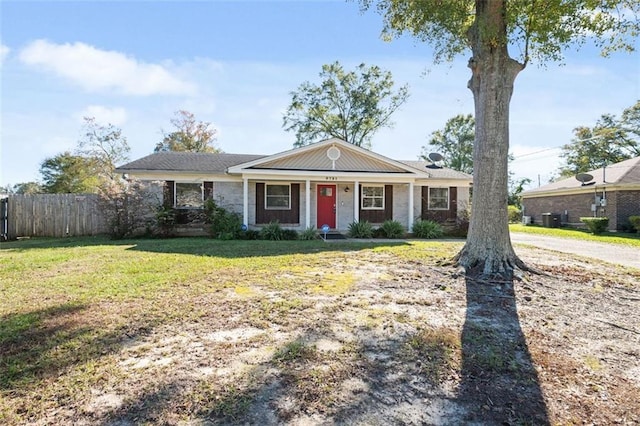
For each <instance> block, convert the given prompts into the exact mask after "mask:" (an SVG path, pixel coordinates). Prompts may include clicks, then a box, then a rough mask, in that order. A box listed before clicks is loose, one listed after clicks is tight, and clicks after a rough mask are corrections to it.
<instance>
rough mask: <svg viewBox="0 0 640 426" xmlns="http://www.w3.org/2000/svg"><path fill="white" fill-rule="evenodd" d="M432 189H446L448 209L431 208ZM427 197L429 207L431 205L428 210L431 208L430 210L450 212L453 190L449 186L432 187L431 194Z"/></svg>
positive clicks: (430, 188)
mask: <svg viewBox="0 0 640 426" xmlns="http://www.w3.org/2000/svg"><path fill="white" fill-rule="evenodd" d="M432 189H439V190H441V189H444V190H446V191H447V207H446V208H445V207H432V206H431V198H432V197H431V190H432ZM427 196H428V205H429V207H428V208H429V210H449V205H450V203H451V189H450V188H449V187H448V186H430V187H429V194H428V195H427ZM440 198H442V197H439V198H438V199H440Z"/></svg>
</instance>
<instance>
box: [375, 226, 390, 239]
mask: <svg viewBox="0 0 640 426" xmlns="http://www.w3.org/2000/svg"><path fill="white" fill-rule="evenodd" d="M386 237H387V236H386V235H385V233H384V230H383V229H382V228H373V238H386Z"/></svg>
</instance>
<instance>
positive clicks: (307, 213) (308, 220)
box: [304, 179, 311, 229]
mask: <svg viewBox="0 0 640 426" xmlns="http://www.w3.org/2000/svg"><path fill="white" fill-rule="evenodd" d="M304 195H305V199H304V201H305V207H306V211H305V221H304V223H305V229H309V227H310V226H311V181H310V180H309V179H307V181H306V186H305V191H304Z"/></svg>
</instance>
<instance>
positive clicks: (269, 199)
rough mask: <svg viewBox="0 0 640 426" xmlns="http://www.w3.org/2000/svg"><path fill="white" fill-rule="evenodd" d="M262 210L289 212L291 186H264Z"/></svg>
mask: <svg viewBox="0 0 640 426" xmlns="http://www.w3.org/2000/svg"><path fill="white" fill-rule="evenodd" d="M264 191H265V196H264V208H265V209H269V210H291V186H289V185H269V184H266V185H265V186H264Z"/></svg>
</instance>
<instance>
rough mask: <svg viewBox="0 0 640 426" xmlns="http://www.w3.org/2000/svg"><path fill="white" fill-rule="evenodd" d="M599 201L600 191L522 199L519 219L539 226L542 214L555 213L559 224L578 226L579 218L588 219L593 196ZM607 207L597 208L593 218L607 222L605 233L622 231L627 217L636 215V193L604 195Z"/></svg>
mask: <svg viewBox="0 0 640 426" xmlns="http://www.w3.org/2000/svg"><path fill="white" fill-rule="evenodd" d="M596 195H597V196H598V197H602V190H598V191H597V192H595V191H589V192H584V193H582V194H570V195H555V196H546V197H530V198H529V197H527V198H523V200H522V205H523V208H524V212H523V215H524V216H531V218H532V221H533V223H534V224H537V225H541V224H542V214H543V213H558V214H560V215H561V219H562V224H563V225H570V226H582V223H581V222H580V218H581V217H585V216H586V217H592V216H593V215H594V214H593V212H592V211H591V205H592V204H593V203H594V202H595V196H596ZM606 198H607V205H606V206H604V207H602V206H599V207H598V210H597V212H596V213H597V214H596V215H597V216H601V217H603V216H606V217H608V218H609V230H623V229H625V228H626V227H627V226H628V224H629V216H631V215H634V214H640V191H607V194H606Z"/></svg>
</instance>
